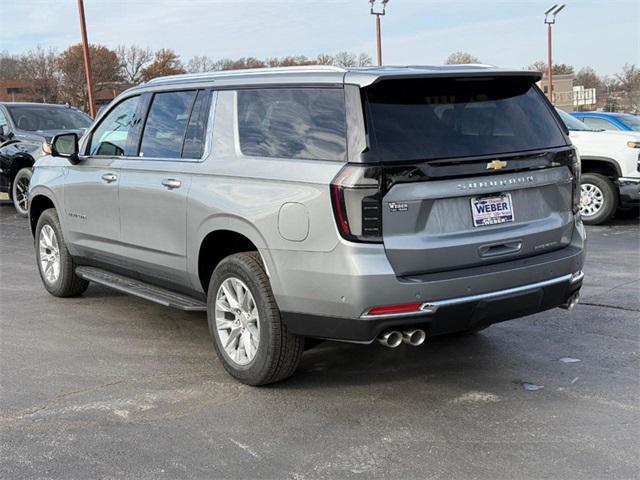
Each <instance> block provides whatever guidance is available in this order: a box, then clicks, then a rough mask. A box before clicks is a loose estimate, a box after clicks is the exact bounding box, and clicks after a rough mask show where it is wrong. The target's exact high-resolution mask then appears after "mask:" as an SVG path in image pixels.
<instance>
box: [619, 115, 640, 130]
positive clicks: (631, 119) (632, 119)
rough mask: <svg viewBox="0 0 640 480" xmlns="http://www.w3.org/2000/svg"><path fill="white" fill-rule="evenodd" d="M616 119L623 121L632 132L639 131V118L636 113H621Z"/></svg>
mask: <svg viewBox="0 0 640 480" xmlns="http://www.w3.org/2000/svg"><path fill="white" fill-rule="evenodd" d="M618 120H620V121H621V122H622V123H624V124H625V125H626V126H627V127H629V128H630V129H631V130H633V131H634V132H640V118H639V117H638V116H637V115H631V114H630V113H625V114H623V115H620V116H618Z"/></svg>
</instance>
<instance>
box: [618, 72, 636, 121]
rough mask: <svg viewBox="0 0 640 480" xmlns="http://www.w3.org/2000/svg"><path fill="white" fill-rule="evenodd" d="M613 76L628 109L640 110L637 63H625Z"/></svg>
mask: <svg viewBox="0 0 640 480" xmlns="http://www.w3.org/2000/svg"><path fill="white" fill-rule="evenodd" d="M615 78H616V80H617V83H618V84H619V86H620V87H619V88H620V90H622V92H623V93H624V96H625V97H626V103H627V104H628V106H629V107H630V109H631V110H632V111H633V112H637V111H638V110H640V69H639V68H638V67H637V65H635V64H628V63H625V64H624V66H623V67H622V72H620V73H617V74H616V76H615Z"/></svg>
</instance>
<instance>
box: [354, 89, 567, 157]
mask: <svg viewBox="0 0 640 480" xmlns="http://www.w3.org/2000/svg"><path fill="white" fill-rule="evenodd" d="M365 102H366V116H367V121H368V128H369V133H370V138H371V145H372V150H373V151H372V153H373V156H375V157H377V158H380V159H381V160H384V161H394V160H397V161H401V160H430V159H437V158H452V157H467V156H480V155H493V154H499V153H512V152H522V151H527V150H535V149H543V148H548V147H558V146H563V145H565V144H566V142H565V139H564V136H563V134H562V131H561V129H560V127H559V125H558V124H557V122H556V121H555V119H554V117H553V115H552V113H551V111H550V110H549V108H548V107H547V105H546V104H545V103H544V100H543V98H542V96H541V94H540V92H539V91H537V90H536V88H535V87H534V86H533V85H531V83H530V82H529V81H528V80H526V79H518V78H505V79H495V78H494V79H470V80H465V79H458V80H456V79H426V80H425V79H420V80H400V81H394V80H387V81H382V82H380V83H378V84H375V85H373V86H371V87H369V88H367V89H366V90H365Z"/></svg>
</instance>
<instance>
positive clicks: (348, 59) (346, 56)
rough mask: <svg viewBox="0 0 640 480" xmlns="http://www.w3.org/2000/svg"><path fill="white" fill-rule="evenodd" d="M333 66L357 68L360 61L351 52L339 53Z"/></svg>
mask: <svg viewBox="0 0 640 480" xmlns="http://www.w3.org/2000/svg"><path fill="white" fill-rule="evenodd" d="M333 64H334V65H336V66H338V67H345V68H348V67H355V66H357V65H358V59H357V58H356V56H355V54H353V53H351V52H338V53H336V54H335V56H334V57H333Z"/></svg>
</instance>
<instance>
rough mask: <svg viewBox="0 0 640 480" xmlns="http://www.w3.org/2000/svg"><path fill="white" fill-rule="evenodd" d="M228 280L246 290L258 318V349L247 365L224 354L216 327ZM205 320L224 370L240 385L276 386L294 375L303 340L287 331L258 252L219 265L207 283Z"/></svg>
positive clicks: (245, 253) (239, 255) (239, 254)
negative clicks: (219, 300)
mask: <svg viewBox="0 0 640 480" xmlns="http://www.w3.org/2000/svg"><path fill="white" fill-rule="evenodd" d="M230 278H236V279H239V280H241V281H242V282H243V283H244V284H245V285H246V286H247V287H248V289H249V291H250V292H251V295H252V296H253V298H254V301H255V305H256V307H257V311H258V315H259V342H258V347H257V350H256V352H255V356H254V357H253V359H252V360H251V361H250V362H249V363H248V364H246V365H239V364H238V363H235V362H234V361H233V360H232V359H231V357H230V356H229V355H228V354H227V352H226V351H225V349H224V347H223V345H222V342H221V339H220V334H219V331H218V328H217V326H216V318H215V304H216V297H217V294H218V290H219V289H220V286H221V285H222V283H223V282H224V281H225V280H227V279H230ZM207 318H208V322H209V331H210V333H211V336H212V337H213V344H214V347H215V350H216V353H217V355H218V358H219V359H220V361H221V362H222V365H223V366H224V368H225V370H226V371H227V372H228V373H229V374H230V375H231V376H232V377H234V378H236V379H237V380H239V381H240V382H242V383H245V384H247V385H255V386H257V385H266V384H269V383H274V382H278V381H280V380H284V379H285V378H288V377H290V376H291V375H293V373H294V372H295V370H296V368H297V367H298V364H299V363H300V359H301V358H302V354H303V352H304V345H305V342H304V338H302V337H298V336H296V335H292V334H290V333H289V332H288V331H287V327H286V325H285V324H284V322H283V321H282V319H281V318H280V310H279V309H278V305H277V304H276V301H275V298H274V296H273V292H272V291H271V285H270V283H269V277H268V276H267V274H266V272H265V270H264V267H263V265H262V260H261V258H260V255H259V254H258V253H257V252H243V253H237V254H234V255H230V256H228V257H226V258H225V259H223V260H222V261H221V262H220V263H219V264H218V266H217V267H216V269H215V270H214V272H213V275H212V276H211V279H210V281H209V290H208V294H207Z"/></svg>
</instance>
